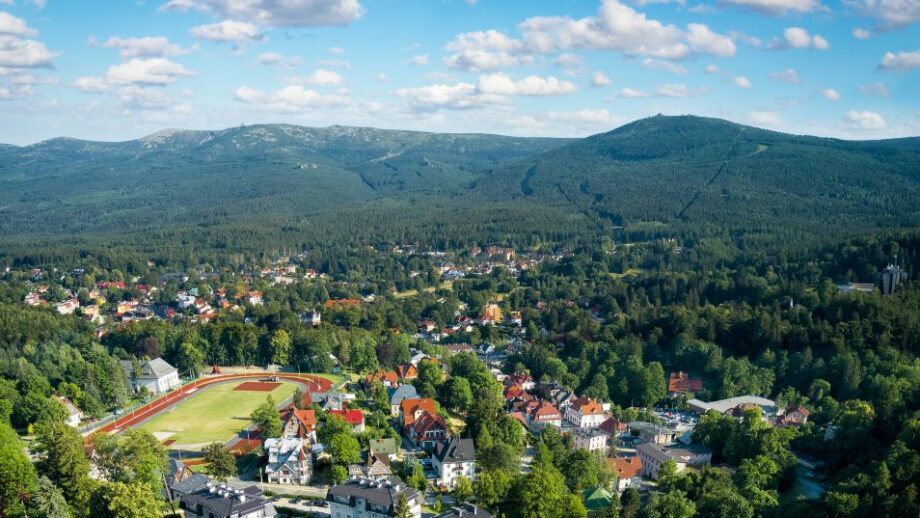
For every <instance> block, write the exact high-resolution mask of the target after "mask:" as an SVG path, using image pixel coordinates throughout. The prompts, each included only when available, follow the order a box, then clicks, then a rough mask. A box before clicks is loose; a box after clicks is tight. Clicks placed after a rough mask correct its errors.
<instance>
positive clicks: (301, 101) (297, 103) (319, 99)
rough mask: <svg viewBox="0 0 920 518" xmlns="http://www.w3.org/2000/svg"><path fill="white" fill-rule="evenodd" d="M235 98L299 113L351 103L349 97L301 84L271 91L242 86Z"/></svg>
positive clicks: (275, 109)
mask: <svg viewBox="0 0 920 518" xmlns="http://www.w3.org/2000/svg"><path fill="white" fill-rule="evenodd" d="M234 98H235V99H236V100H237V101H240V102H244V103H247V104H252V105H256V106H258V107H260V108H261V109H264V110H267V111H272V112H278V113H299V112H306V111H310V110H314V109H317V108H325V107H330V106H344V105H348V104H350V101H349V100H348V98H347V97H344V96H341V95H333V94H321V93H319V92H317V91H316V90H312V89H308V88H304V87H303V86H300V85H289V86H285V87H284V88H281V89H279V90H274V91H270V92H265V91H262V90H256V89H254V88H250V87H248V86H241V87H239V88H237V89H236V92H235V93H234Z"/></svg>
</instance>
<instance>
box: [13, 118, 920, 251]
mask: <svg viewBox="0 0 920 518" xmlns="http://www.w3.org/2000/svg"><path fill="white" fill-rule="evenodd" d="M918 199H920V139H917V138H907V139H894V140H887V141H871V142H850V141H842V140H836V139H827V138H817V137H805V136H794V135H788V134H783V133H777V132H772V131H766V130H762V129H758V128H753V127H747V126H741V125H738V124H733V123H730V122H727V121H722V120H718V119H706V118H700V117H690V116H683V117H665V116H656V117H652V118H648V119H643V120H639V121H636V122H634V123H631V124H627V125H625V126H622V127H620V128H618V129H615V130H613V131H611V132H608V133H603V134H599V135H595V136H592V137H588V138H585V139H580V140H574V141H572V140H566V139H545V138H512V137H502V136H495V135H457V134H434V133H422V132H408V131H391V130H377V129H369V128H351V127H338V126H333V127H329V128H320V129H317V128H305V127H298V126H289V125H259V126H247V127H238V128H230V129H226V130H221V131H210V132H209V131H182V130H167V131H163V132H159V133H156V134H154V135H150V136H148V137H145V138H142V139H138V140H134V141H129V142H121V143H98V142H87V141H80V140H74V139H67V138H59V139H53V140H49V141H45V142H41V143H39V144H35V145H32V146H26V147H15V146H3V147H0V234H2V236H3V237H2V238H0V244H3V245H4V246H3V248H4V250H5V251H6V254H7V259H8V260H17V259H25V260H26V261H31V260H45V259H47V256H46V254H47V253H48V250H49V248H51V249H54V250H55V252H56V253H57V252H60V253H62V254H71V256H73V255H75V254H86V253H87V251H89V252H90V253H97V252H98V251H99V250H106V251H110V250H113V249H116V248H117V249H121V250H123V251H124V252H126V253H137V254H139V255H141V256H147V257H150V256H151V255H154V256H156V257H164V258H173V259H174V258H176V257H178V256H183V255H187V254H188V253H189V252H190V250H195V251H198V252H200V251H215V253H223V252H252V251H264V250H265V249H266V248H269V247H272V246H280V245H285V246H288V247H291V248H299V247H310V246H316V245H318V244H322V245H323V246H333V245H347V246H353V245H358V244H376V243H385V242H401V243H421V244H427V245H430V246H433V247H454V246H465V245H469V244H473V243H480V244H481V243H486V242H500V243H506V244H509V245H515V246H532V245H536V244H539V243H545V242H553V243H564V244H568V245H574V246H577V245H581V244H597V243H599V242H601V241H603V240H609V239H613V240H614V241H640V240H647V239H654V238H662V237H677V238H679V239H681V240H683V241H684V242H685V243H686V244H687V245H689V246H697V245H699V244H700V243H703V242H706V240H708V239H713V238H714V239H715V240H717V241H718V242H720V243H723V244H725V243H727V244H730V245H732V246H734V247H737V248H738V249H742V250H743V249H763V248H765V247H775V246H782V245H784V244H787V243H790V242H798V243H801V242H803V241H820V240H823V239H827V238H829V237H830V238H843V237H846V236H850V235H854V234H858V233H864V232H867V231H872V230H876V229H892V228H903V227H910V226H915V225H917V224H918V222H920V204H918V203H917V200H918ZM41 254H45V255H41ZM43 258H44V259H43Z"/></svg>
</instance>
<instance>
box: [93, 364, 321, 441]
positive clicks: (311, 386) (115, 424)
mask: <svg viewBox="0 0 920 518" xmlns="http://www.w3.org/2000/svg"><path fill="white" fill-rule="evenodd" d="M268 376H276V377H277V378H278V379H281V380H287V381H293V382H296V383H304V384H306V385H307V388H308V390H309V391H310V392H327V391H328V390H329V389H331V388H332V382H331V381H329V380H327V379H326V378H321V377H319V376H310V375H309V374H292V373H278V372H257V373H246V374H222V375H218V376H208V377H206V378H199V379H197V380H195V381H193V382H191V383H189V384H188V385H185V386H183V387H182V388H179V389H176V390H174V391H172V392H170V393H169V394H167V395H165V396H163V397H162V398H160V399H158V400H156V401H153V402H151V403H148V404H146V405H144V406H142V407H140V408H138V409H137V410H135V411H133V412H130V413H128V414H125V415H124V416H122V417H120V418H118V419H116V420H115V421H112V422H111V423H109V424H107V425H105V426H101V427H99V428H97V429H96V430H94V431H93V432H92V433H100V432H103V433H110V432H112V431H121V430H124V429H126V428H130V427H132V426H134V425H136V424H138V423H139V422H141V421H144V420H145V419H149V418H151V417H153V416H155V415H157V414H159V413H160V412H162V411H163V410H166V409H167V408H169V407H171V406H172V405H174V404H176V403H178V402H179V401H182V400H183V399H185V398H187V397H189V395H191V394H194V393H195V392H196V391H197V390H199V389H201V388H202V387H206V386H208V385H211V384H214V383H219V382H223V381H233V380H245V379H252V378H265V377H268Z"/></svg>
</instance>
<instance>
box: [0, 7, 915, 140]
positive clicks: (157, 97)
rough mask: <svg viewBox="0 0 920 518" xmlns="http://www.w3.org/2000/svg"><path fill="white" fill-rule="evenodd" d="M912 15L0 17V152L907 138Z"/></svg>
mask: <svg viewBox="0 0 920 518" xmlns="http://www.w3.org/2000/svg"><path fill="white" fill-rule="evenodd" d="M918 22H920V0H602V1H601V0H117V1H112V0H79V1H74V0H0V142H4V143H10V144H17V145H26V144H31V143H35V142H38V141H41V140H44V139H49V138H53V137H59V136H68V137H74V138H81V139H90V140H108V141H122V140H130V139H134V138H139V137H142V136H144V135H148V134H151V133H154V132H157V131H160V130H163V129H166V128H184V129H221V128H226V127H231V126H237V125H240V124H257V123H276V122H280V123H290V124H299V125H304V126H328V125H333V124H340V125H351V126H373V127H378V128H399V129H413V130H424V131H437V132H483V133H499V134H506V135H522V136H534V135H540V136H566V137H569V136H585V135H590V134H594V133H599V132H603V131H608V130H610V129H613V128H615V127H617V126H620V125H622V124H625V123H627V122H630V121H633V120H635V119H639V118H643V117H648V116H652V115H655V114H658V113H663V114H669V115H677V114H693V115H703V116H711V117H720V118H725V119H728V120H732V121H735V122H740V123H744V124H750V125H754V126H759V127H764V128H768V129H774V130H778V131H786V132H790V133H800V134H811V135H821V136H833V137H840V138H849V139H876V138H888V137H899V136H909V135H920V23H918Z"/></svg>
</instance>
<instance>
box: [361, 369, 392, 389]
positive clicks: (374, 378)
mask: <svg viewBox="0 0 920 518" xmlns="http://www.w3.org/2000/svg"><path fill="white" fill-rule="evenodd" d="M378 381H379V382H380V383H383V386H384V387H387V388H393V387H396V386H398V385H399V375H398V374H396V372H394V371H386V372H384V371H377V372H375V373H373V374H368V375H367V377H365V378H364V383H365V384H366V385H367V386H368V387H369V386H371V384H372V383H374V382H378Z"/></svg>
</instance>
